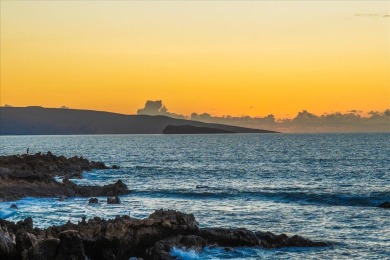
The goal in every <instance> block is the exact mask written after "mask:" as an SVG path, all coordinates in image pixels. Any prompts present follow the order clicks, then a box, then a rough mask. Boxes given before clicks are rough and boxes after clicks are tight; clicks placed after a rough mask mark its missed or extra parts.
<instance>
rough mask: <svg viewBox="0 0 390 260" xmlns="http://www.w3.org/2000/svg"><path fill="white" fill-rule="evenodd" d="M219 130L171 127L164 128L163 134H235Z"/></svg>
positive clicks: (196, 127) (180, 126) (188, 126)
mask: <svg viewBox="0 0 390 260" xmlns="http://www.w3.org/2000/svg"><path fill="white" fill-rule="evenodd" d="M234 133H235V132H233V131H228V130H224V129H219V128H211V127H198V126H193V125H169V126H167V127H165V128H164V130H163V134H234Z"/></svg>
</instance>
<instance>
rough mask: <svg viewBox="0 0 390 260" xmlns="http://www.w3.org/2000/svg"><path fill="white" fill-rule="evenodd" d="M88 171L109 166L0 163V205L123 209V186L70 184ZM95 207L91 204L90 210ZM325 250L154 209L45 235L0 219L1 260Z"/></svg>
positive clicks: (16, 158) (60, 161) (9, 159)
mask: <svg viewBox="0 0 390 260" xmlns="http://www.w3.org/2000/svg"><path fill="white" fill-rule="evenodd" d="M113 168H118V167H117V166H113ZM92 169H108V167H107V166H106V165H105V164H104V163H102V162H93V161H91V162H90V161H88V160H87V159H84V158H83V157H72V158H65V157H63V156H55V155H53V154H52V153H51V152H48V153H46V154H41V153H37V154H34V155H28V154H24V155H12V156H0V199H1V200H3V201H5V200H6V201H9V200H15V199H20V198H23V197H26V196H30V197H65V196H66V197H73V196H82V197H93V196H116V197H114V198H108V200H107V203H120V199H119V197H117V196H118V195H122V194H126V193H129V189H128V188H127V186H126V185H125V184H124V183H123V182H122V181H121V180H118V181H117V182H116V183H114V184H110V185H105V186H101V187H98V186H80V185H77V184H75V183H73V182H72V181H70V180H69V178H81V177H82V172H83V171H90V170H92ZM57 176H62V177H64V179H63V181H62V183H60V182H57V181H56V180H55V177H57ZM97 201H98V200H97V199H96V198H90V199H89V203H92V204H93V203H97ZM15 207H16V208H17V206H16V205H15ZM329 245H331V244H330V243H328V242H316V241H311V240H309V239H306V238H303V237H301V236H297V235H294V236H290V237H289V236H287V235H285V234H280V235H275V234H273V233H271V232H262V231H257V232H253V231H249V230H247V229H242V228H237V229H225V228H199V225H198V222H197V221H196V220H195V218H194V216H193V215H192V214H185V213H181V212H177V211H173V210H157V211H155V212H154V213H153V214H151V215H150V216H149V217H148V218H146V219H135V218H131V217H130V216H121V217H120V216H118V217H116V218H115V219H111V220H104V219H101V218H98V217H95V218H93V219H89V220H88V221H87V220H86V219H85V218H83V219H82V220H81V221H80V222H79V223H78V224H74V223H70V222H68V223H67V224H65V225H62V226H51V227H49V228H46V229H39V228H34V227H33V220H32V219H31V218H27V219H25V220H24V221H19V222H17V223H14V222H10V221H6V220H1V219H0V259H17V260H19V259H23V260H24V259H32V260H35V259H36V260H38V259H39V260H45V259H47V260H49V259H50V260H52V259H55V260H62V259H73V260H78V259H80V260H85V259H98V260H99V259H113V260H114V259H115V260H121V259H126V260H128V259H130V258H132V257H134V258H133V259H137V258H142V259H175V258H174V257H172V256H171V250H172V249H173V248H181V249H186V250H195V251H201V250H203V248H204V247H206V246H209V247H215V246H218V247H222V248H225V250H234V247H241V246H245V247H261V248H266V249H268V248H279V247H323V246H329Z"/></svg>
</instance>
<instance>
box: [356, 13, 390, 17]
mask: <svg viewBox="0 0 390 260" xmlns="http://www.w3.org/2000/svg"><path fill="white" fill-rule="evenodd" d="M355 16H360V17H389V16H390V15H388V14H383V13H382V14H380V13H367V14H355Z"/></svg>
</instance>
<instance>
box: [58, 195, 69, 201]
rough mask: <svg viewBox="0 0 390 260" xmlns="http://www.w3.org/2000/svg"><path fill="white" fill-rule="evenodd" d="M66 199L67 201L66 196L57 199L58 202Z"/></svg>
mask: <svg viewBox="0 0 390 260" xmlns="http://www.w3.org/2000/svg"><path fill="white" fill-rule="evenodd" d="M66 199H67V197H66V196H60V197H59V198H58V201H65V200H66Z"/></svg>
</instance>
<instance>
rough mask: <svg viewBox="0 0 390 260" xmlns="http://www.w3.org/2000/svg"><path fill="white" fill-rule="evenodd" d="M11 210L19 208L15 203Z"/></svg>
mask: <svg viewBox="0 0 390 260" xmlns="http://www.w3.org/2000/svg"><path fill="white" fill-rule="evenodd" d="M10 208H11V209H18V206H17V205H16V204H15V203H13V204H11V206H10Z"/></svg>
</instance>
